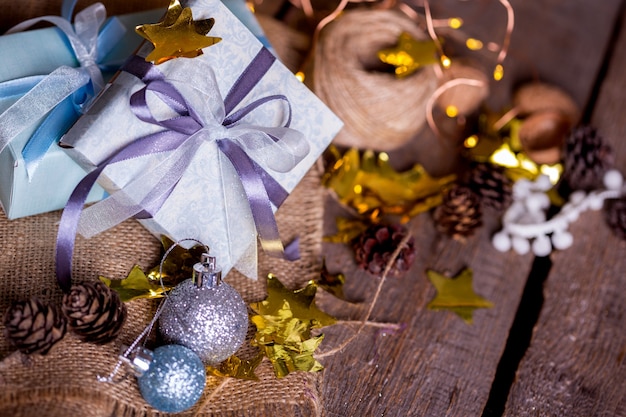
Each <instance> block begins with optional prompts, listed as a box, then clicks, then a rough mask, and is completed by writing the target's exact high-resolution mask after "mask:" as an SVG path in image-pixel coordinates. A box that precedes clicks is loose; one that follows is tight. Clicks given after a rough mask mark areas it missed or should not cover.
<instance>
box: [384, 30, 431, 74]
mask: <svg viewBox="0 0 626 417" xmlns="http://www.w3.org/2000/svg"><path fill="white" fill-rule="evenodd" d="M378 58H379V59H380V60H381V61H383V62H384V63H386V64H390V65H393V66H394V67H396V76H398V77H399V78H403V77H406V76H408V75H411V74H412V73H414V72H415V71H417V69H418V68H420V67H423V66H424V65H429V64H436V63H438V62H439V61H438V59H437V46H436V45H435V43H434V42H433V41H432V40H427V41H419V40H417V39H414V38H413V37H412V36H411V34H409V33H407V32H402V33H401V34H400V37H399V38H398V45H396V46H395V47H394V48H390V49H383V50H381V51H379V52H378Z"/></svg>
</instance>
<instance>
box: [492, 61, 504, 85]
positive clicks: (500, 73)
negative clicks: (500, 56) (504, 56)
mask: <svg viewBox="0 0 626 417" xmlns="http://www.w3.org/2000/svg"><path fill="white" fill-rule="evenodd" d="M502 77H504V68H503V67H502V65H500V64H498V65H496V68H495V69H494V70H493V79H494V80H496V81H500V80H501V79H502Z"/></svg>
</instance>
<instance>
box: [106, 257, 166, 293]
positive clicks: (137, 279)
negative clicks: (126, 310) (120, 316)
mask: <svg viewBox="0 0 626 417" xmlns="http://www.w3.org/2000/svg"><path fill="white" fill-rule="evenodd" d="M100 281H102V282H104V283H105V285H106V286H108V287H109V288H111V289H112V290H115V291H117V293H118V294H119V296H120V300H122V301H123V302H126V301H131V300H136V299H139V298H161V297H163V296H164V295H163V293H165V292H167V291H169V290H171V289H172V288H174V287H173V286H171V285H163V286H161V284H160V283H159V282H158V281H156V282H153V281H150V279H148V276H147V275H146V274H145V273H144V272H143V270H142V269H141V267H140V266H139V265H135V266H134V267H133V268H132V269H131V270H130V272H129V273H128V276H127V277H126V278H124V279H108V278H105V277H103V276H101V277H100Z"/></svg>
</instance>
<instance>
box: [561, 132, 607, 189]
mask: <svg viewBox="0 0 626 417" xmlns="http://www.w3.org/2000/svg"><path fill="white" fill-rule="evenodd" d="M612 166H613V155H612V150H611V147H610V146H609V145H608V144H606V143H605V142H604V139H603V138H602V136H600V135H599V134H598V132H597V130H596V128H594V127H591V126H580V127H577V128H575V129H574V130H573V131H572V133H571V134H570V136H569V137H568V138H567V140H566V141H565V155H564V158H563V180H564V181H565V182H566V183H567V185H568V186H569V187H570V188H571V189H572V190H585V191H591V190H594V189H597V188H600V187H601V186H602V180H603V177H604V174H605V173H606V171H608V170H609V169H610V168H611V167H612Z"/></svg>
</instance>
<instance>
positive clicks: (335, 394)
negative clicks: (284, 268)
mask: <svg viewBox="0 0 626 417" xmlns="http://www.w3.org/2000/svg"><path fill="white" fill-rule="evenodd" d="M493 223H494V222H491V225H489V226H488V227H487V228H485V229H484V230H482V231H481V232H480V233H479V234H478V235H477V236H475V237H473V238H471V239H469V240H468V241H467V242H466V243H465V244H461V243H458V242H454V241H452V240H450V239H448V238H447V237H443V236H442V235H440V234H439V233H438V232H436V231H435V229H434V227H433V223H432V221H431V219H430V217H429V215H428V214H424V215H420V216H418V217H417V218H416V219H415V220H414V223H413V224H412V227H411V231H412V233H413V234H414V235H415V236H416V243H417V254H418V258H417V260H416V261H415V264H414V266H413V267H412V268H411V270H410V271H409V272H408V273H407V274H405V275H404V276H402V277H401V278H388V279H387V281H386V282H385V284H384V287H383V291H382V294H381V298H380V302H379V303H378V304H377V307H376V308H375V309H374V313H373V316H372V320H376V321H383V322H392V323H400V324H402V325H405V326H406V328H405V330H404V331H399V332H394V331H387V332H385V331H381V329H375V328H366V329H365V330H364V331H363V332H362V333H361V334H360V335H359V336H358V337H357V339H356V340H354V341H353V342H352V344H350V345H349V346H348V347H347V348H346V349H345V350H344V351H342V352H340V353H336V354H335V355H333V356H331V357H328V358H325V359H322V361H323V363H324V364H325V366H326V367H327V369H326V370H325V371H324V372H325V377H324V387H323V399H324V409H325V413H326V415H327V416H380V415H389V416H405V415H415V416H418V415H419V416H421V415H423V416H440V415H450V416H455V415H456V416H467V415H480V413H481V411H482V408H483V407H484V404H485V402H486V400H487V396H488V394H489V390H490V387H491V382H492V378H493V375H494V373H495V369H496V366H497V364H498V361H499V358H500V356H501V354H502V349H503V347H504V342H505V341H506V335H507V334H508V330H509V328H510V325H511V322H512V320H513V317H514V316H515V311H516V309H517V304H518V302H519V299H520V296H521V292H522V290H523V288H524V283H525V277H526V276H527V275H528V272H529V268H530V264H531V262H530V261H531V257H530V256H527V257H519V256H515V255H512V254H505V255H502V254H500V253H498V252H496V251H495V250H494V249H493V248H492V247H491V245H490V244H489V235H490V229H491V228H492V227H493ZM329 250H330V249H329ZM332 252H333V253H332V254H329V255H330V256H329V268H331V269H334V270H337V269H340V270H343V271H345V272H346V273H347V275H348V277H349V283H348V285H347V288H346V291H347V293H348V294H349V295H351V296H352V297H354V298H356V299H365V301H367V302H370V301H371V295H372V293H373V291H374V289H375V286H376V285H377V283H378V280H377V279H376V278H375V277H372V276H370V275H367V274H364V273H358V272H356V271H354V265H353V263H352V262H351V260H350V257H351V254H350V250H349V249H348V248H344V247H333V248H332ZM464 267H471V268H472V269H473V270H474V289H475V291H476V292H477V293H479V294H480V295H482V296H484V297H486V298H487V299H489V300H493V301H494V302H495V307H494V308H493V309H482V310H476V312H475V313H474V323H473V324H472V325H468V324H466V323H465V322H463V321H462V320H461V319H460V318H459V317H457V316H456V315H455V314H453V313H451V312H448V311H431V310H428V309H427V308H426V305H427V304H428V302H429V301H430V300H431V299H432V298H433V297H434V296H435V290H434V288H433V286H432V285H431V284H430V282H429V281H428V280H427V279H426V276H425V273H424V272H425V270H426V269H434V270H437V271H440V272H444V271H448V272H449V273H450V274H451V275H456V274H457V273H458V272H459V271H460V270H461V269H463V268H464ZM505 271H509V272H510V273H507V272H505ZM324 301H328V300H324ZM322 305H323V306H324V308H325V309H327V310H329V311H331V312H332V313H334V314H336V315H337V316H338V317H340V318H342V319H348V318H352V319H358V318H360V317H363V313H364V310H365V305H361V306H360V308H356V307H354V306H349V305H345V304H338V303H337V302H325V303H323V304H322ZM353 332H354V330H353V329H350V328H349V327H347V326H341V325H339V326H335V327H334V328H329V329H328V330H327V331H325V333H326V339H325V342H324V346H328V347H329V348H330V347H333V346H336V345H338V344H339V343H341V341H342V340H345V339H346V338H347V337H349V336H350V335H351V334H353Z"/></svg>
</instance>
